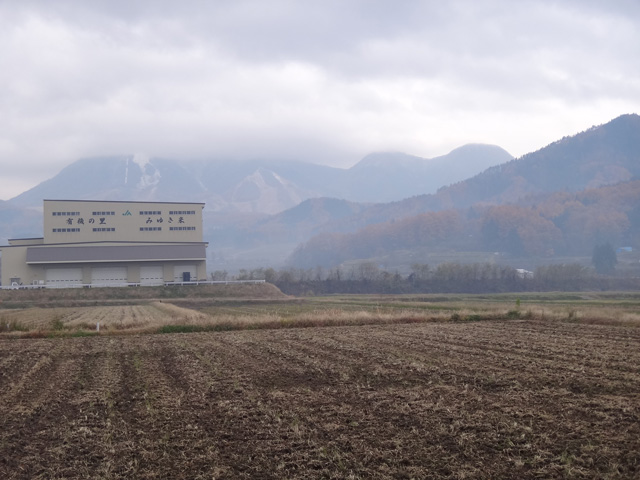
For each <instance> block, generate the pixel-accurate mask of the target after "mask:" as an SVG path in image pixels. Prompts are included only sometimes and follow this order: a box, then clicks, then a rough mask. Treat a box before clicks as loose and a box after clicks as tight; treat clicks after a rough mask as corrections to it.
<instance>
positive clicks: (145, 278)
mask: <svg viewBox="0 0 640 480" xmlns="http://www.w3.org/2000/svg"><path fill="white" fill-rule="evenodd" d="M140 285H164V269H163V268H162V265H157V266H151V265H149V266H145V267H140Z"/></svg>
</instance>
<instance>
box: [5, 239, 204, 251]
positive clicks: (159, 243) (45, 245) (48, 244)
mask: <svg viewBox="0 0 640 480" xmlns="http://www.w3.org/2000/svg"><path fill="white" fill-rule="evenodd" d="M12 240H40V237H38V238H36V239H31V238H14V239H12ZM103 243H123V244H127V245H131V244H136V245H138V244H142V245H148V244H153V245H206V246H209V242H172V241H170V240H169V241H166V242H146V241H143V240H135V241H126V240H103V241H99V242H68V243H38V244H35V245H0V248H16V247H29V248H34V247H35V248H40V247H65V246H70V245H71V246H73V245H75V246H77V247H81V246H83V245H87V246H93V245H98V244H103Z"/></svg>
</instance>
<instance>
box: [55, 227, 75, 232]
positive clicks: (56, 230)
mask: <svg viewBox="0 0 640 480" xmlns="http://www.w3.org/2000/svg"><path fill="white" fill-rule="evenodd" d="M79 231H80V229H79V228H54V229H53V233H77V232H79Z"/></svg>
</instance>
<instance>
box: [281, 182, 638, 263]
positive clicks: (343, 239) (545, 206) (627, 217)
mask: <svg viewBox="0 0 640 480" xmlns="http://www.w3.org/2000/svg"><path fill="white" fill-rule="evenodd" d="M527 200H531V199H525V201H523V202H520V203H519V204H511V205H494V206H482V205H476V206H474V207H472V208H469V209H462V210H460V209H449V210H442V211H438V212H426V213H422V214H419V215H414V216H411V217H406V218H403V219H401V220H397V221H388V222H383V223H378V224H375V225H369V226H367V227H364V228H362V229H360V230H358V231H356V232H354V233H347V234H344V233H342V234H341V233H329V234H321V235H317V236H315V237H313V238H312V239H311V240H309V241H308V242H307V243H305V244H303V245H301V246H299V247H298V248H297V249H296V251H295V252H294V253H293V255H292V257H291V264H292V265H294V266H296V267H301V268H309V267H315V266H317V265H321V266H327V267H329V266H334V265H338V264H340V263H342V262H344V261H346V260H353V259H368V258H372V257H380V256H385V255H387V254H390V253H391V252H394V251H398V250H413V249H421V248H425V247H426V248H430V249H434V250H438V249H440V250H447V251H451V250H455V251H491V252H504V253H509V254H512V255H516V256H522V255H525V256H541V257H552V256H554V255H557V254H560V255H564V256H575V255H582V256H584V255H589V254H590V253H591V251H592V249H593V247H594V246H595V245H597V244H602V243H605V242H609V243H612V244H613V245H631V244H634V242H636V239H637V238H638V235H640V180H635V181H630V182H622V183H618V184H616V185H609V186H604V187H600V188H592V189H586V190H582V191H579V192H574V193H569V192H557V193H552V194H544V195H537V196H536V198H535V201H527Z"/></svg>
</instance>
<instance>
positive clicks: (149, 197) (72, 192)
mask: <svg viewBox="0 0 640 480" xmlns="http://www.w3.org/2000/svg"><path fill="white" fill-rule="evenodd" d="M185 196H186V197H188V198H189V200H190V201H191V200H192V201H196V200H197V199H198V198H201V197H202V196H203V189H202V187H201V186H200V184H199V183H198V182H197V181H196V179H195V178H193V177H192V176H191V175H190V174H189V173H188V172H187V171H186V170H185V169H184V168H183V167H182V166H181V165H180V164H179V163H177V162H175V161H171V160H163V159H147V158H144V157H143V158H140V157H138V156H131V155H128V156H115V157H100V158H88V159H82V160H78V161H76V162H74V163H72V164H71V165H69V166H67V167H65V168H64V169H62V170H61V171H60V173H58V174H57V175H56V176H55V177H53V178H51V179H49V180H46V181H44V182H42V183H41V184H39V185H37V186H35V187H34V188H32V189H30V190H28V191H26V192H24V193H22V194H20V195H18V196H17V197H15V198H12V199H11V201H10V202H11V204H13V205H16V206H29V207H41V206H42V200H44V199H74V200H75V199H78V200H84V199H86V200H136V201H178V200H177V199H181V198H183V197H185Z"/></svg>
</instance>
